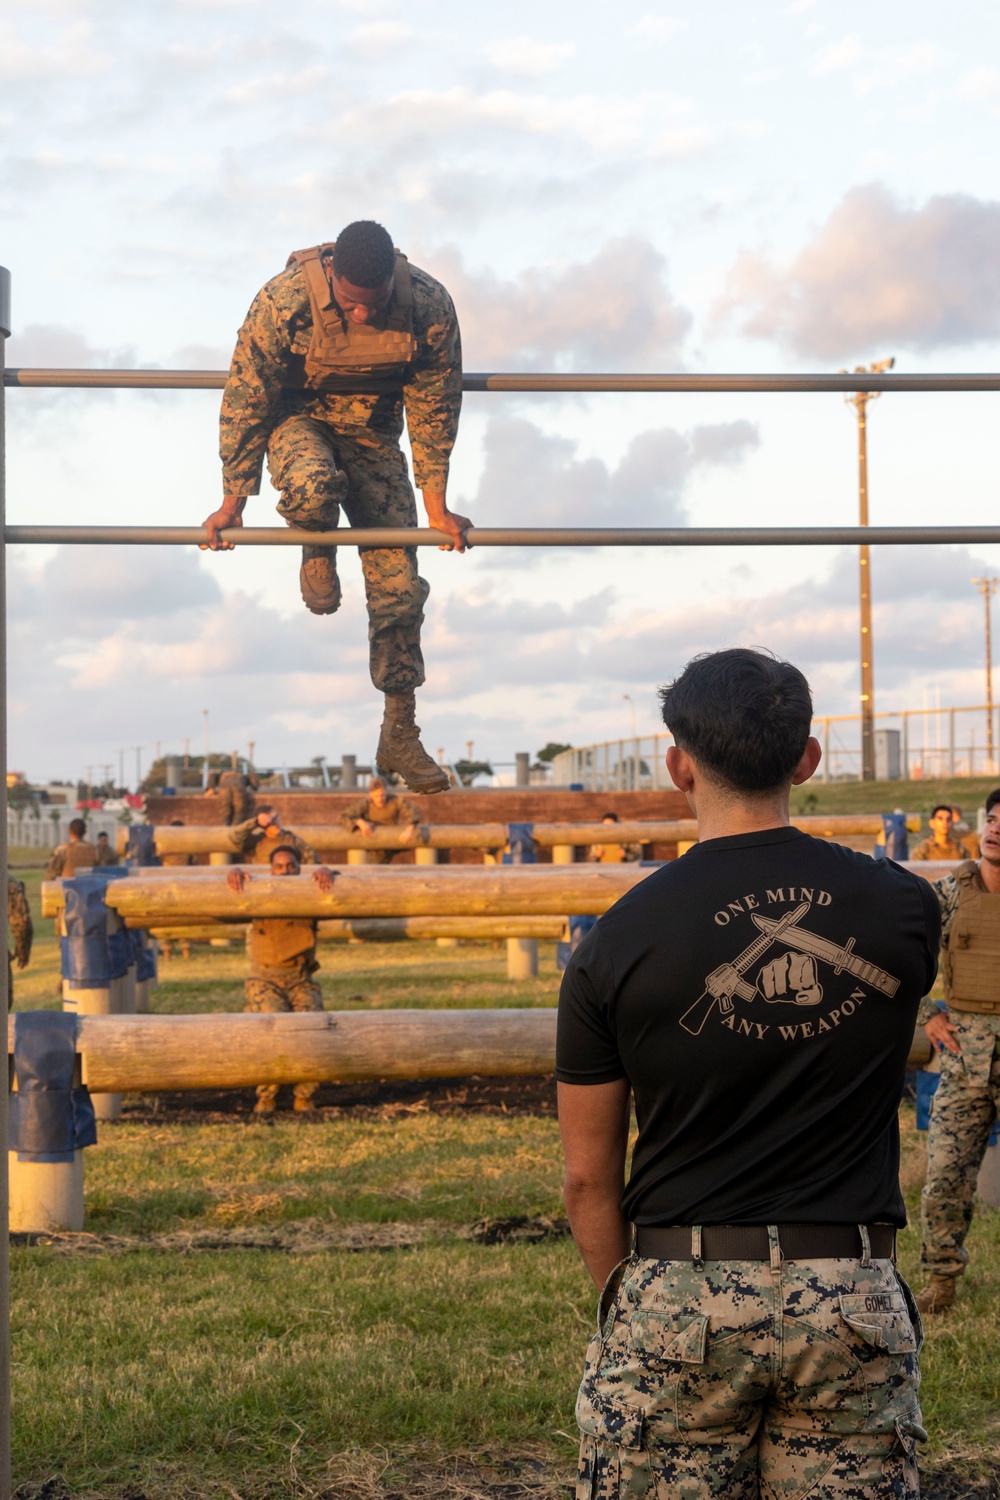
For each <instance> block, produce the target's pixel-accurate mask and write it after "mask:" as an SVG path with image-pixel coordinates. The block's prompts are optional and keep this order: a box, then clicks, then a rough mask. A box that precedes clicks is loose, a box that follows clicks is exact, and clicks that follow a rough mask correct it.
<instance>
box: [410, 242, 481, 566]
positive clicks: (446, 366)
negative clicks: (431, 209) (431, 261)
mask: <svg viewBox="0 0 1000 1500" xmlns="http://www.w3.org/2000/svg"><path fill="white" fill-rule="evenodd" d="M411 276H412V280H413V293H414V296H413V323H414V334H415V336H416V338H417V341H418V344H419V352H418V354H417V357H416V361H415V365H414V370H413V373H412V375H411V376H410V378H409V380H408V381H407V383H406V385H405V386H404V389H403V399H404V403H405V406H406V426H407V431H408V433H409V437H410V448H411V450H412V452H413V478H414V482H415V483H416V486H417V488H418V489H419V490H420V491H421V492H422V494H423V497H424V509H425V510H426V512H427V519H428V521H429V522H430V524H431V526H433V527H435V528H436V529H437V530H438V531H444V532H447V533H448V534H449V536H451V537H452V538H453V541H452V543H451V545H450V546H446V547H442V551H445V552H447V551H451V550H454V551H456V552H464V551H465V532H466V530H467V528H468V527H469V526H471V525H472V522H471V521H470V520H469V519H468V518H467V517H466V516H460V515H457V514H456V513H455V512H454V511H451V510H449V509H448V502H447V500H446V498H445V493H446V490H447V487H448V465H449V462H450V459H451V450H452V449H453V448H454V446H455V438H456V436H457V434H458V418H459V413H460V412H461V409H462V339H461V334H460V333H459V328H458V317H457V315H456V313H455V305H454V303H453V302H452V300H451V297H450V296H449V295H448V293H447V292H446V291H445V289H444V287H443V286H442V285H441V284H440V282H437V281H435V280H434V278H433V277H432V276H428V275H427V274H426V272H424V271H419V270H417V268H416V267H412V268H411Z"/></svg>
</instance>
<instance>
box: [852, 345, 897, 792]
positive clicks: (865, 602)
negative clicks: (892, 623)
mask: <svg viewBox="0 0 1000 1500" xmlns="http://www.w3.org/2000/svg"><path fill="white" fill-rule="evenodd" d="M895 363H896V361H895V360H894V359H880V360H879V361H878V363H877V364H874V365H856V366H855V368H854V373H855V375H883V374H885V372H886V370H891V369H892V367H893V365H894V364H895ZM846 373H847V372H846V371H844V370H842V371H841V374H846ZM878 395H879V393H878V391H856V392H855V393H854V395H853V396H845V398H844V399H845V401H846V402H847V404H848V406H853V407H854V408H855V410H856V411H857V414H858V520H859V524H860V525H861V526H867V525H868V403H869V401H875V400H877V399H878ZM858 562H859V572H860V575H861V576H860V584H861V590H860V594H861V598H860V604H861V780H862V781H874V780H875V669H874V664H873V661H872V588H871V553H870V551H869V547H868V543H867V542H864V543H862V545H861V546H860V547H859V548H858Z"/></svg>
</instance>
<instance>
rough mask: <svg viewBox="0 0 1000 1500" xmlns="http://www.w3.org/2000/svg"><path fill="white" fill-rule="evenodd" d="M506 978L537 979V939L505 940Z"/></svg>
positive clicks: (514, 938)
mask: <svg viewBox="0 0 1000 1500" xmlns="http://www.w3.org/2000/svg"><path fill="white" fill-rule="evenodd" d="M507 978H508V979H537V978H538V939H537V938H516V937H512V938H508V939H507Z"/></svg>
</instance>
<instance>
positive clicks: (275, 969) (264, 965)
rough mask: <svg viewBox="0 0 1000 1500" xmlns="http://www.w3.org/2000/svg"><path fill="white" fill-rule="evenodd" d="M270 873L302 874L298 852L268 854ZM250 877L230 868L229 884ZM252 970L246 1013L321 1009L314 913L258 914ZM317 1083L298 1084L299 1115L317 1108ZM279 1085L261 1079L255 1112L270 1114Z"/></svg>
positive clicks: (236, 886)
mask: <svg viewBox="0 0 1000 1500" xmlns="http://www.w3.org/2000/svg"><path fill="white" fill-rule="evenodd" d="M268 863H269V865H270V873H271V874H272V875H298V874H299V873H300V870H301V864H300V862H299V853H298V850H297V849H296V848H295V847H294V845H292V844H290V843H282V844H279V846H278V847H277V848H276V849H272V850H271V852H270V854H269V856H268ZM312 878H313V880H314V881H315V882H316V884H317V886H318V887H319V889H320V890H321V891H328V890H329V889H330V887H331V885H332V884H333V875H332V873H331V872H330V871H329V870H328V869H327V868H326V866H325V865H320V866H319V867H318V868H317V869H315V870H313V871H312ZM251 879H252V877H251V876H249V875H247V874H246V872H245V871H243V870H230V871H229V874H228V875H227V877H226V882H227V884H228V885H229V887H230V889H231V890H234V891H243V890H245V889H246V886H247V883H248V882H249V881H250V880H251ZM247 951H248V952H249V955H250V974H249V976H248V978H247V980H246V984H245V986H244V993H245V995H246V1005H245V1006H244V1007H243V1009H244V1010H247V1011H256V1012H260V1011H265V1012H267V1011H271V1012H274V1011H309V1010H322V1009H323V993H322V991H321V989H320V987H319V985H318V984H316V982H315V981H314V979H313V975H314V974H315V973H316V970H317V969H318V968H319V961H318V960H317V958H316V919H315V917H255V918H254V919H253V921H252V922H251V923H250V931H249V933H248V935H247ZM316 1088H317V1085H316V1084H315V1083H297V1084H296V1085H295V1104H294V1108H295V1109H296V1110H297V1111H298V1112H299V1113H300V1114H304V1113H308V1112H309V1111H311V1110H312V1109H313V1107H314V1106H313V1102H312V1101H313V1094H315V1092H316ZM277 1097H278V1086H277V1084H273V1083H263V1084H260V1085H259V1086H258V1089H257V1103H256V1104H255V1105H254V1114H255V1115H258V1116H260V1115H272V1114H274V1106H275V1103H276V1101H277Z"/></svg>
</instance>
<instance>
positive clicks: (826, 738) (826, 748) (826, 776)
mask: <svg viewBox="0 0 1000 1500" xmlns="http://www.w3.org/2000/svg"><path fill="white" fill-rule="evenodd" d="M823 780H824V781H829V780H830V720H829V718H828V717H827V718H825V719H824V720H823Z"/></svg>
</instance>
